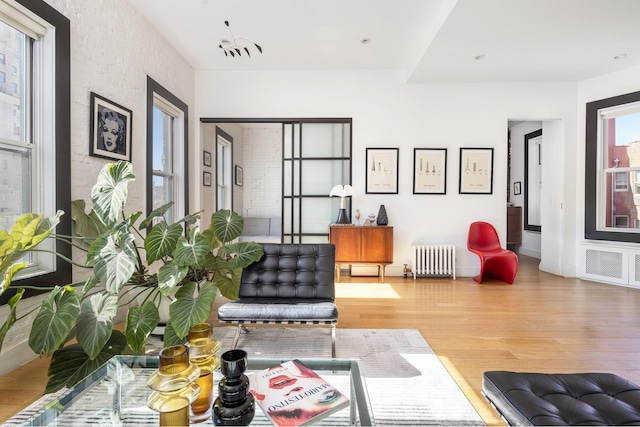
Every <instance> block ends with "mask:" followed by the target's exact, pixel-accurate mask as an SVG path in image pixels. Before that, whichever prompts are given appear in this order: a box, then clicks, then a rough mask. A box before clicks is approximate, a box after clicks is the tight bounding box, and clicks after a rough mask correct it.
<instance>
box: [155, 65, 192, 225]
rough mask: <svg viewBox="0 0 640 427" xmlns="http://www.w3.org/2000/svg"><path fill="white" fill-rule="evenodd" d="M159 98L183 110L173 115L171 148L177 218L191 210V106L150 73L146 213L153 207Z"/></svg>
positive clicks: (169, 105) (175, 108)
mask: <svg viewBox="0 0 640 427" xmlns="http://www.w3.org/2000/svg"><path fill="white" fill-rule="evenodd" d="M158 98H159V99H160V100H161V101H162V103H163V104H165V106H167V107H172V108H173V109H174V110H175V111H179V112H180V113H181V114H180V116H181V117H175V116H174V117H175V120H174V132H175V133H174V141H173V149H172V153H173V169H174V171H176V173H175V174H174V176H175V177H176V180H175V182H174V188H175V191H176V193H175V200H174V202H176V203H175V204H174V218H175V219H179V218H182V217H184V216H185V215H186V214H187V212H188V211H189V175H188V171H189V126H188V124H189V107H188V106H187V104H186V103H184V102H183V101H181V100H180V99H179V98H178V97H177V96H175V95H174V94H172V93H171V92H169V90H167V89H165V88H164V87H163V86H162V85H160V83H158V82H156V81H155V80H154V79H152V78H151V77H149V76H147V154H148V155H147V186H146V187H147V215H148V214H150V213H151V212H152V211H153V176H154V171H153V155H152V154H153V109H154V106H156V100H157V99H158ZM180 119H182V120H180ZM180 139H182V141H180ZM180 151H181V152H180ZM176 159H179V161H176ZM180 169H182V170H180Z"/></svg>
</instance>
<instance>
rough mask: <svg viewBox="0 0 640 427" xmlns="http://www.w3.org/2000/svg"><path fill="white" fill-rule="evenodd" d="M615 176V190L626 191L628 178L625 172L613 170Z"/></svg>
mask: <svg viewBox="0 0 640 427" xmlns="http://www.w3.org/2000/svg"><path fill="white" fill-rule="evenodd" d="M614 174H615V177H616V191H628V190H629V185H628V178H627V176H628V175H629V174H628V173H627V172H614Z"/></svg>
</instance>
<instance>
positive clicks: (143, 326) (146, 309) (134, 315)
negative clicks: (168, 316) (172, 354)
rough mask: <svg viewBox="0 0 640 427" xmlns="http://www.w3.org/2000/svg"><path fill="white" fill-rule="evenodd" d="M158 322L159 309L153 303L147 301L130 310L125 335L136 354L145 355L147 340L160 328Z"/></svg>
mask: <svg viewBox="0 0 640 427" xmlns="http://www.w3.org/2000/svg"><path fill="white" fill-rule="evenodd" d="M158 322H160V315H159V314H158V308H157V307H156V306H155V304H154V303H152V302H151V301H146V302H145V303H144V304H142V305H141V306H139V307H138V306H133V307H131V308H129V312H128V313H127V321H126V323H125V328H124V335H125V337H126V338H127V344H129V347H131V350H132V351H133V352H134V353H135V354H142V353H144V349H145V344H146V343H147V339H148V338H149V335H151V332H153V330H154V329H155V327H156V326H158Z"/></svg>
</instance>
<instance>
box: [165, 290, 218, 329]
mask: <svg viewBox="0 0 640 427" xmlns="http://www.w3.org/2000/svg"><path fill="white" fill-rule="evenodd" d="M195 292H196V284H195V283H193V282H189V283H185V284H183V285H182V286H180V289H179V290H178V292H176V300H175V301H174V302H173V303H171V305H170V306H169V315H170V316H171V324H172V325H173V327H174V329H175V331H176V335H178V337H180V338H183V337H186V336H187V334H188V333H189V328H190V327H191V325H195V324H196V323H202V322H204V321H205V320H207V318H208V317H209V314H211V308H212V306H213V301H214V300H215V299H216V293H217V287H216V286H215V285H214V284H213V283H211V282H205V283H203V284H201V286H200V290H199V292H198V295H197V296H196V295H195Z"/></svg>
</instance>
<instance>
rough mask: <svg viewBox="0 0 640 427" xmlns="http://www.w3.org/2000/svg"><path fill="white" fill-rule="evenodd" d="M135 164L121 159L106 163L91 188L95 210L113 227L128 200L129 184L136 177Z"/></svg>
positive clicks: (104, 222)
mask: <svg viewBox="0 0 640 427" xmlns="http://www.w3.org/2000/svg"><path fill="white" fill-rule="evenodd" d="M132 170H133V166H132V165H131V163H129V162H124V161H119V162H117V163H108V164H106V165H105V166H104V167H103V168H102V170H101V171H100V174H99V175H98V180H97V182H96V185H94V186H93V188H92V189H91V201H92V202H93V210H94V211H95V212H96V214H97V216H98V218H100V221H102V223H103V224H104V225H106V226H107V227H111V226H112V225H113V224H115V222H116V221H117V220H118V218H119V216H120V215H121V214H122V211H123V210H124V205H125V202H126V201H127V193H128V190H127V185H128V183H129V181H132V180H134V179H135V176H134V175H133V172H132Z"/></svg>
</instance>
